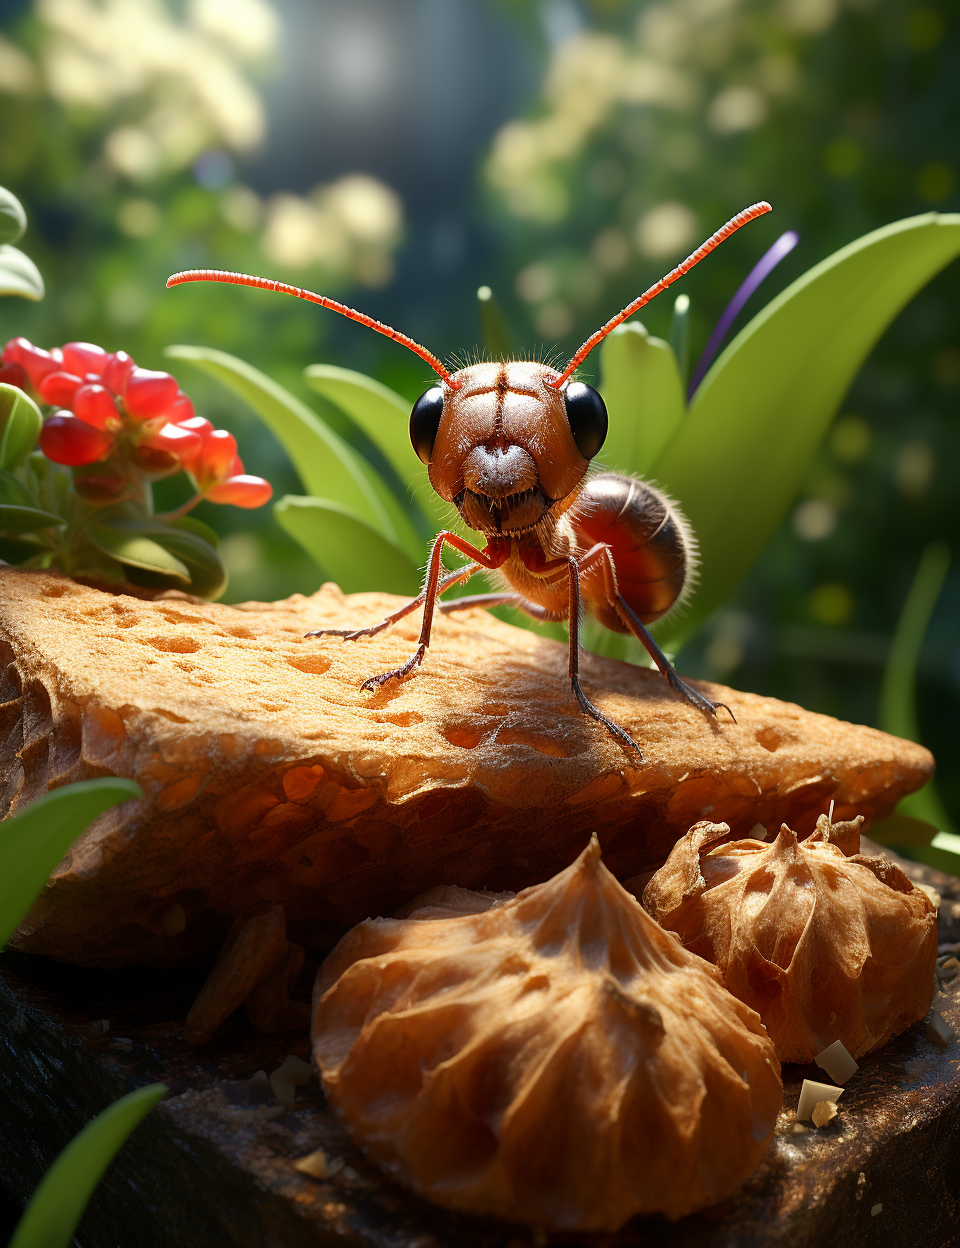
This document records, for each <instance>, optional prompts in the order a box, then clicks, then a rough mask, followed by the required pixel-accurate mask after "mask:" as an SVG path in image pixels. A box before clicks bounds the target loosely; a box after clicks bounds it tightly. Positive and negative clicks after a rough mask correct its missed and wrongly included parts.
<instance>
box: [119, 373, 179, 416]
mask: <svg viewBox="0 0 960 1248" xmlns="http://www.w3.org/2000/svg"><path fill="white" fill-rule="evenodd" d="M178 393H179V387H178V386H177V379H176V378H175V377H171V376H170V374H169V373H155V372H151V371H150V369H148V368H135V369H134V370H133V372H132V373H131V374H130V375H129V377H128V378H127V380H126V384H125V385H124V387H123V403H124V406H125V407H126V409H127V411H128V412H129V413H130V415H131V416H133V417H134V419H136V420H149V419H150V418H151V417H152V416H164V415H166V413H167V412H168V411H169V410H170V408H171V407H173V405H174V403H175V402H176V399H177V394H178Z"/></svg>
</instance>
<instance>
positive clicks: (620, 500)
mask: <svg viewBox="0 0 960 1248" xmlns="http://www.w3.org/2000/svg"><path fill="white" fill-rule="evenodd" d="M568 514H569V518H570V522H571V523H572V525H573V528H574V531H575V533H576V537H577V542H578V545H579V546H580V548H581V549H582V550H583V551H587V550H589V549H590V548H591V547H592V546H595V545H596V544H597V543H598V542H602V543H603V544H604V545H606V546H608V547H609V548H610V553H611V555H612V557H613V564H614V567H615V568H616V570H617V583H618V587H619V590H620V593H621V594H622V595H623V597H624V599H625V600H626V602H627V605H628V606H629V607H630V608H631V609H632V610H633V611H634V612H635V613H636V615H637V616H639V618H640V620H641V621H642V622H643V623H644V624H649V623H651V622H652V621H653V620H658V619H660V617H661V616H662V615H666V613H667V612H668V611H669V610H670V608H671V607H672V606H673V605H674V604H675V603H676V602H677V601H678V599H679V598H680V597H681V595H682V594H683V591H684V587H685V586H686V584H687V581H688V578H689V577H690V575H691V573H692V571H693V568H694V567H695V565H696V544H695V541H694V538H693V535H692V533H691V532H690V528H689V526H688V525H687V522H686V520H685V519H684V517H683V516H682V514H681V513H680V510H679V508H678V507H677V505H676V504H675V503H672V502H671V501H670V500H669V499H668V498H667V497H666V495H664V494H662V493H661V492H660V491H659V490H658V489H656V488H655V487H654V486H652V485H649V484H648V483H647V482H646V481H640V480H638V479H637V478H636V477H624V476H620V475H619V474H618V473H613V472H607V473H602V474H598V475H597V476H595V477H588V478H587V481H586V483H585V484H584V487H583V489H582V490H581V492H580V494H579V496H578V498H577V501H576V502H575V503H574V505H573V507H572V508H571V510H570V512H569V513H568ZM584 588H585V591H586V592H585V595H584V596H585V599H586V601H587V603H588V605H589V608H590V610H591V612H592V613H593V614H594V615H595V616H596V617H597V619H598V620H599V621H600V622H601V624H603V625H604V626H605V627H606V628H609V629H611V630H612V631H614V632H618V633H625V632H628V631H629V630H628V628H627V625H626V624H625V623H624V622H623V620H622V619H621V618H620V616H619V615H618V614H617V612H616V610H615V609H614V607H613V605H612V604H609V603H608V602H607V601H605V600H604V598H599V599H598V598H595V597H594V595H593V594H591V593H590V592H589V590H587V587H586V586H585V587H584ZM604 597H605V596H604Z"/></svg>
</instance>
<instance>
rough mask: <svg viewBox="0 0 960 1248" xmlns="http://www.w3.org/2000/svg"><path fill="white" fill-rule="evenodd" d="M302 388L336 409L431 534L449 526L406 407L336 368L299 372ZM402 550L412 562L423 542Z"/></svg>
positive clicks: (373, 383)
mask: <svg viewBox="0 0 960 1248" xmlns="http://www.w3.org/2000/svg"><path fill="white" fill-rule="evenodd" d="M303 375H304V377H305V378H306V381H307V385H308V386H310V388H311V389H312V390H316V392H317V393H318V394H320V395H322V396H323V397H324V398H325V399H326V400H327V401H328V402H330V403H333V404H334V405H335V406H336V407H339V408H340V410H341V411H342V412H345V413H346V414H347V416H349V417H350V419H351V420H352V421H354V423H355V424H357V425H358V426H359V427H360V428H361V429H362V430H363V432H364V433H365V434H366V435H367V437H368V438H369V439H370V441H371V442H374V443H375V444H376V445H377V446H378V447H379V449H380V451H381V452H382V453H383V456H384V458H385V459H386V460H387V462H388V463H389V464H390V467H391V468H392V469H393V470H394V472H395V473H396V474H397V476H398V477H399V478H400V480H401V481H402V482H403V483H404V485H405V486H406V487H407V490H408V493H409V497H410V499H411V500H412V502H413V503H414V505H415V506H416V507H417V508H418V509H419V510H420V512H421V514H422V515H423V517H424V527H425V528H426V529H428V530H431V531H432V532H434V533H435V532H436V531H437V529H440V528H446V527H448V525H449V507H448V504H447V503H445V502H444V501H443V499H442V498H440V497H439V496H438V495H437V494H436V493H435V491H434V489H433V486H432V485H431V484H430V478H429V477H428V476H427V469H426V465H425V464H422V463H421V462H420V460H419V459H418V458H417V456H416V453H415V452H414V449H413V447H412V446H411V445H410V404H409V403H408V402H407V401H406V400H405V399H403V398H401V396H400V395H399V394H396V393H395V392H394V391H393V390H390V389H389V388H388V387H387V386H384V385H381V383H380V382H379V381H375V380H374V379H373V378H372V377H367V376H365V375H364V374H363V373H356V372H354V371H353V370H352V369H349V368H338V367H337V365H335V364H311V365H310V366H309V368H307V369H305V370H304V374H303ZM414 540H415V545H414V546H411V545H410V544H409V543H406V542H405V543H404V549H405V550H406V551H407V553H408V554H410V555H413V556H415V557H419V556H418V555H417V548H418V547H422V540H421V539H419V538H416V537H415V539H414Z"/></svg>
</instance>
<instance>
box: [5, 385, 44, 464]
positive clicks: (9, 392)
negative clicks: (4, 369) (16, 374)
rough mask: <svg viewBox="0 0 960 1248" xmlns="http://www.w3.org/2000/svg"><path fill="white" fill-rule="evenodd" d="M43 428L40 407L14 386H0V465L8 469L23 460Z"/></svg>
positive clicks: (34, 444) (35, 443)
mask: <svg viewBox="0 0 960 1248" xmlns="http://www.w3.org/2000/svg"><path fill="white" fill-rule="evenodd" d="M42 427H43V417H42V416H41V415H40V409H39V408H38V407H37V405H36V403H34V401H33V399H31V398H30V396H29V395H27V394H24V393H23V391H22V390H19V389H18V388H17V387H16V386H8V385H0V468H3V469H5V470H7V471H9V470H10V469H11V468H16V467H17V466H18V465H19V464H21V463H23V461H24V460H25V459H26V457H27V456H28V455H29V454H30V452H31V451H32V450H33V448H34V447H35V446H36V445H37V438H39V436H40V430H41V428H42Z"/></svg>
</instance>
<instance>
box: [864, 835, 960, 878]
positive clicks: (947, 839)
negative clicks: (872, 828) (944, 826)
mask: <svg viewBox="0 0 960 1248" xmlns="http://www.w3.org/2000/svg"><path fill="white" fill-rule="evenodd" d="M870 835H872V833H871V834H870ZM898 848H900V847H899V846H898ZM903 853H904V856H905V857H907V858H912V859H913V860H914V862H924V863H926V865H927V866H928V867H935V868H936V869H937V870H938V871H946V873H947V875H960V836H957V834H956V833H955V832H938V833H937V835H936V836H935V837H934V838H933V840H932V841H931V842H930V844H929V845H905V846H903Z"/></svg>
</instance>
